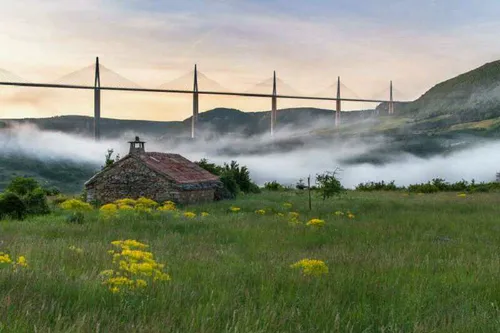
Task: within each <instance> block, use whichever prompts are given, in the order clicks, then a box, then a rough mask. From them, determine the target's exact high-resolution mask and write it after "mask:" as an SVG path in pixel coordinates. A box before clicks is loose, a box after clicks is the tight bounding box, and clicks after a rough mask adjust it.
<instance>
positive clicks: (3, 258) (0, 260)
mask: <svg viewBox="0 0 500 333" xmlns="http://www.w3.org/2000/svg"><path fill="white" fill-rule="evenodd" d="M6 265H11V266H12V267H13V268H14V269H15V268H18V267H23V268H26V267H28V262H27V261H26V257H25V256H19V257H17V260H16V261H13V260H12V259H11V258H10V255H9V254H8V253H4V252H0V268H2V267H3V266H6Z"/></svg>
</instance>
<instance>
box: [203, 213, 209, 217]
mask: <svg viewBox="0 0 500 333" xmlns="http://www.w3.org/2000/svg"><path fill="white" fill-rule="evenodd" d="M209 215H210V214H209V213H207V212H202V213H201V216H202V217H207V216H209Z"/></svg>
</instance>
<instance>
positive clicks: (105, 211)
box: [99, 204, 118, 220]
mask: <svg viewBox="0 0 500 333" xmlns="http://www.w3.org/2000/svg"><path fill="white" fill-rule="evenodd" d="M117 212H118V207H117V206H116V205H115V204H107V205H104V206H102V207H101V208H100V209H99V214H100V215H101V216H102V217H103V218H104V219H106V220H108V219H111V218H113V217H115V216H116V213H117Z"/></svg>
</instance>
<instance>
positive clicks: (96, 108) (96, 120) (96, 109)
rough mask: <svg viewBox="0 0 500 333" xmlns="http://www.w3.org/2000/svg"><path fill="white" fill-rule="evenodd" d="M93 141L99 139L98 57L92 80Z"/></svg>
mask: <svg viewBox="0 0 500 333" xmlns="http://www.w3.org/2000/svg"><path fill="white" fill-rule="evenodd" d="M94 139H95V140H96V141H99V140H100V139H101V74H100V68H99V57H96V60H95V79H94Z"/></svg>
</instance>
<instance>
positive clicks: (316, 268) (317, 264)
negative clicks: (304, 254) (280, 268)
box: [290, 259, 328, 276]
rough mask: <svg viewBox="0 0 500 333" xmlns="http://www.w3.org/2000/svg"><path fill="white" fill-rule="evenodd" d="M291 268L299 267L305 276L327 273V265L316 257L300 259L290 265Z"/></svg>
mask: <svg viewBox="0 0 500 333" xmlns="http://www.w3.org/2000/svg"><path fill="white" fill-rule="evenodd" d="M290 267H291V268H294V269H301V270H302V274H303V275H305V276H321V275H324V274H328V266H327V265H326V264H325V262H324V261H321V260H317V259H302V260H300V261H297V262H296V263H294V264H292V265H290Z"/></svg>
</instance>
